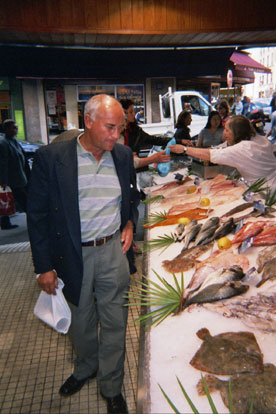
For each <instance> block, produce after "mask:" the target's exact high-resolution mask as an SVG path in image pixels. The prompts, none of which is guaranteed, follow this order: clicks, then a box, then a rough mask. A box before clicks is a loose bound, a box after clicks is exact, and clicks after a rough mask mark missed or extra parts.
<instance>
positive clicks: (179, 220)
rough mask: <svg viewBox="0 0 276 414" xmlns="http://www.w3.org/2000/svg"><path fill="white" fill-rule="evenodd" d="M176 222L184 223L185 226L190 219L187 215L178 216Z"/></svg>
mask: <svg viewBox="0 0 276 414" xmlns="http://www.w3.org/2000/svg"><path fill="white" fill-rule="evenodd" d="M177 222H178V223H179V224H184V226H186V224H188V223H189V222H190V219H189V218H188V217H180V218H179V219H178V220H177Z"/></svg>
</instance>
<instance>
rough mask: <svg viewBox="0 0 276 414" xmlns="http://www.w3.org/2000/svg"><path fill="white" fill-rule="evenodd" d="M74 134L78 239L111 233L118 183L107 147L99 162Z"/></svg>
mask: <svg viewBox="0 0 276 414" xmlns="http://www.w3.org/2000/svg"><path fill="white" fill-rule="evenodd" d="M80 137H81V135H79V137H78V145H77V155H78V195H79V211H80V222H81V238H82V242H86V241H91V240H95V239H100V238H102V237H105V236H109V235H111V234H113V233H115V232H116V231H117V230H118V229H119V228H120V225H121V216H120V207H121V198H122V194H121V186H120V183H119V179H118V176H117V173H116V169H115V165H114V162H113V158H112V155H111V152H110V151H105V152H104V153H103V155H102V158H101V160H100V162H98V161H97V160H96V158H95V157H94V156H93V154H92V153H91V152H88V151H86V150H85V149H84V148H83V146H82V145H81V143H80V141H79V139H80Z"/></svg>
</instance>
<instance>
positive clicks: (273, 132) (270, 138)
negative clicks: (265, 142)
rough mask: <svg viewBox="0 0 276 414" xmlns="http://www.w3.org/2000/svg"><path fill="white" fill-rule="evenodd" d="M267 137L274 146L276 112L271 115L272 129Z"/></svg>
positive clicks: (275, 139)
mask: <svg viewBox="0 0 276 414" xmlns="http://www.w3.org/2000/svg"><path fill="white" fill-rule="evenodd" d="M265 136H266V138H268V137H269V140H270V142H271V143H272V144H274V143H275V142H276V111H274V112H273V113H272V115H271V127H270V129H269V131H267V133H266V134H265Z"/></svg>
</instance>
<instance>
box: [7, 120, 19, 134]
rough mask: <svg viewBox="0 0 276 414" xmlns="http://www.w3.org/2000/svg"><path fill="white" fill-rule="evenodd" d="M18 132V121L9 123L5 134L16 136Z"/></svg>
mask: <svg viewBox="0 0 276 414" xmlns="http://www.w3.org/2000/svg"><path fill="white" fill-rule="evenodd" d="M17 132H18V126H17V125H16V123H14V124H10V125H8V126H7V127H6V129H5V134H6V135H7V136H8V137H15V136H16V135H17Z"/></svg>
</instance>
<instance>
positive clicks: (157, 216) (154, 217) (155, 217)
mask: <svg viewBox="0 0 276 414" xmlns="http://www.w3.org/2000/svg"><path fill="white" fill-rule="evenodd" d="M167 214H168V213H167V211H163V212H162V211H160V212H159V213H152V214H149V216H148V219H145V221H144V225H145V226H154V225H155V224H158V223H161V222H162V221H165V220H167V217H166V215H167Z"/></svg>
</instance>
